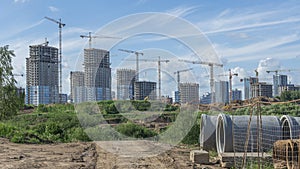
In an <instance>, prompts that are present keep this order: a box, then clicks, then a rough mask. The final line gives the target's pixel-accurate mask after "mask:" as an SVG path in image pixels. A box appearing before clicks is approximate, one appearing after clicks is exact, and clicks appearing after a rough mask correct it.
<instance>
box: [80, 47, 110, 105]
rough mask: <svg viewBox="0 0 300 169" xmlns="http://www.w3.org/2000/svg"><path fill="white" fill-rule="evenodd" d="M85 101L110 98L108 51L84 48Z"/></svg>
mask: <svg viewBox="0 0 300 169" xmlns="http://www.w3.org/2000/svg"><path fill="white" fill-rule="evenodd" d="M84 83H85V84H84V86H85V89H86V90H85V96H86V97H85V101H100V100H111V68H110V58H109V52H108V51H106V50H102V49H94V48H92V49H84Z"/></svg>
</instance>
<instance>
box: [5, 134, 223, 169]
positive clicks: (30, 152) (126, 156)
mask: <svg viewBox="0 0 300 169" xmlns="http://www.w3.org/2000/svg"><path fill="white" fill-rule="evenodd" d="M103 145H107V143H104V144H98V143H95V142H80V143H67V144H65V143H61V144H15V143H11V142H9V141H8V140H7V139H2V138H0V168H1V169H24V168H26V169H27V168H28V169H31V168H43V169H60V168H64V169H106V168H107V169H117V168H120V169H121V168H122V169H129V168H130V169H134V168H136V169H146V168H147V169H156V168H162V169H176V168H177V169H185V168H188V169H193V168H218V167H213V166H201V167H200V166H199V165H195V164H193V163H192V162H191V161H190V160H189V153H190V149H188V148H185V147H178V146H177V147H173V148H172V149H170V150H167V151H166V152H163V153H161V154H159V155H154V156H151V157H150V156H147V150H143V149H144V148H146V147H148V148H149V149H151V148H152V147H153V145H151V144H148V143H144V142H136V141H127V142H124V143H122V144H120V145H117V146H115V144H114V145H113V146H112V147H111V148H117V149H118V150H121V151H123V150H124V152H121V153H112V152H111V151H110V150H109V148H108V149H107V147H105V149H104V148H101V147H102V146H103ZM132 145H133V146H134V147H130V146H132ZM141 145H143V146H141ZM151 146H152V147H151ZM126 148H127V149H126ZM132 153H134V154H135V155H134V156H132ZM139 155H141V156H139Z"/></svg>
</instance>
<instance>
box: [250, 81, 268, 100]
mask: <svg viewBox="0 0 300 169" xmlns="http://www.w3.org/2000/svg"><path fill="white" fill-rule="evenodd" d="M251 91H252V97H258V96H265V97H273V91H272V85H271V84H267V83H265V82H259V83H256V84H253V85H251Z"/></svg>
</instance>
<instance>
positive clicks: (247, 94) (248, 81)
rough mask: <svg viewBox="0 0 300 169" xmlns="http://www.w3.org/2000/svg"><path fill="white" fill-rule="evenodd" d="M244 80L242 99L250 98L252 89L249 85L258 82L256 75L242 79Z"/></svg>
mask: <svg viewBox="0 0 300 169" xmlns="http://www.w3.org/2000/svg"><path fill="white" fill-rule="evenodd" d="M243 81H244V99H245V100H247V99H251V98H252V91H251V85H253V84H255V83H257V82H258V80H257V78H256V77H247V78H244V79H243Z"/></svg>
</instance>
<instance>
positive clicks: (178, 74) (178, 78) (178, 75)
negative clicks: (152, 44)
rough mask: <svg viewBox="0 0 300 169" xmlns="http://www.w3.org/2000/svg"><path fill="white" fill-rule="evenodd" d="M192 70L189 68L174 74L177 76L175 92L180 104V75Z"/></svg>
mask: <svg viewBox="0 0 300 169" xmlns="http://www.w3.org/2000/svg"><path fill="white" fill-rule="evenodd" d="M192 69H193V68H189V69H183V70H177V71H176V72H174V74H177V91H178V97H179V102H180V87H179V86H180V73H182V72H187V71H189V70H192Z"/></svg>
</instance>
